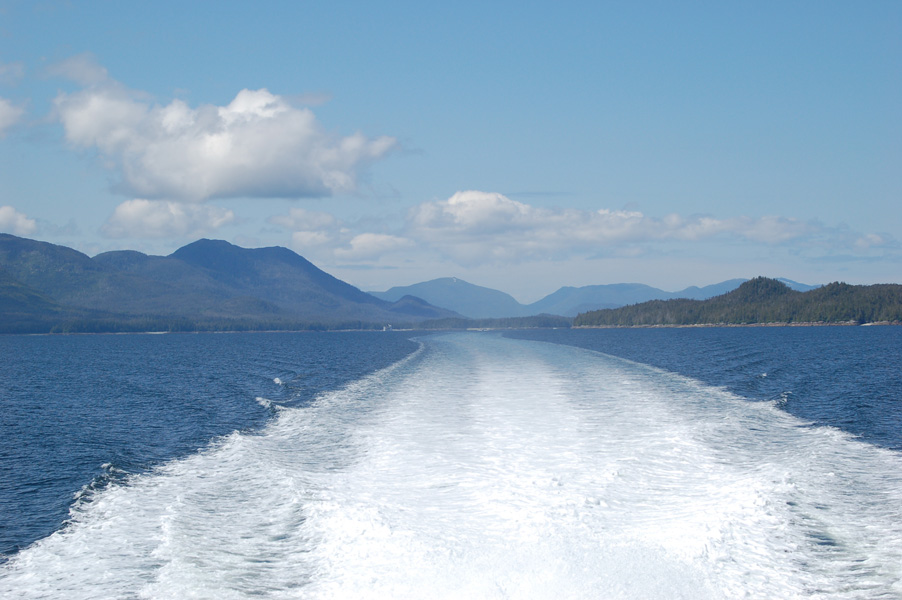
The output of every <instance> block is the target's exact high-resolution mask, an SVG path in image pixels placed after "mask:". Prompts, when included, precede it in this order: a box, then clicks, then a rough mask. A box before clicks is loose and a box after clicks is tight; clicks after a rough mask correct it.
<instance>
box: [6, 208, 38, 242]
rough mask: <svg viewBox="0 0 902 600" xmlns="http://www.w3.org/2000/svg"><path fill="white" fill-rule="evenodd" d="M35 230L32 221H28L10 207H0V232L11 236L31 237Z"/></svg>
mask: <svg viewBox="0 0 902 600" xmlns="http://www.w3.org/2000/svg"><path fill="white" fill-rule="evenodd" d="M37 229H38V226H37V223H36V222H35V220H34V219H29V218H28V217H27V216H25V215H24V214H22V213H20V212H19V211H17V210H16V209H15V208H13V207H12V206H0V231H2V232H4V233H12V234H13V235H31V234H33V233H34V232H35V231H37Z"/></svg>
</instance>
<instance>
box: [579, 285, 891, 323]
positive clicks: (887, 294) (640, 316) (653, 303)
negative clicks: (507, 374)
mask: <svg viewBox="0 0 902 600" xmlns="http://www.w3.org/2000/svg"><path fill="white" fill-rule="evenodd" d="M900 321H902V285H898V284H877V285H849V284H846V283H839V282H834V283H830V284H828V285H825V286H820V287H817V288H814V289H810V290H808V291H804V292H801V291H797V290H793V289H791V288H790V287H789V286H788V285H787V284H786V283H784V282H783V281H779V280H776V279H768V278H766V277H756V278H754V279H750V280H748V281H746V282H744V283H743V284H742V285H740V286H739V287H738V288H736V289H735V290H732V291H730V292H727V293H726V294H722V295H720V296H715V297H714V298H709V299H707V300H689V299H682V298H681V299H671V300H650V301H648V302H643V303H640V304H633V305H630V306H623V307H620V308H613V309H603V310H596V311H591V312H588V313H584V314H580V315H578V316H577V317H576V318H575V319H574V320H573V326H574V327H649V326H661V325H760V324H768V323H776V324H785V323H803V324H804V323H833V324H836V323H849V324H864V323H898V322H900Z"/></svg>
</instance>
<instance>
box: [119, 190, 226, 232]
mask: <svg viewBox="0 0 902 600" xmlns="http://www.w3.org/2000/svg"><path fill="white" fill-rule="evenodd" d="M234 220H235V214H234V213H233V212H232V211H231V210H227V209H224V208H220V207H217V206H209V205H197V204H181V203H178V202H169V201H163V200H144V199H135V200H129V201H127V202H123V203H122V204H120V205H119V206H117V207H116V210H115V211H114V212H113V214H112V216H110V218H109V219H108V220H107V222H106V223H105V224H104V225H103V228H102V231H103V233H104V234H105V235H106V236H108V237H112V238H123V237H136V238H162V237H198V236H202V235H205V234H207V233H209V232H211V231H215V230H216V229H218V228H220V227H222V226H223V225H226V224H228V223H231V222H232V221H234Z"/></svg>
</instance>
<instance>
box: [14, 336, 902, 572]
mask: <svg viewBox="0 0 902 600" xmlns="http://www.w3.org/2000/svg"><path fill="white" fill-rule="evenodd" d="M506 335H508V336H510V337H517V338H527V339H534V340H541V341H546V342H555V343H561V344H568V345H573V346H579V347H583V348H588V349H592V350H596V351H599V352H603V353H606V354H611V355H615V356H620V357H624V358H628V359H630V360H633V361H636V362H640V363H644V364H650V365H653V366H656V367H659V368H662V369H666V370H668V371H672V372H675V373H679V374H682V375H686V376H689V377H692V378H694V379H697V380H700V381H702V382H705V383H707V384H710V385H714V386H718V387H724V388H726V389H728V390H730V391H731V392H733V393H735V394H737V395H740V396H742V397H745V398H748V399H749V400H753V401H776V402H777V403H778V405H779V406H780V407H781V408H782V409H784V410H786V411H787V412H789V413H791V414H793V415H795V416H798V417H800V418H802V419H804V420H807V421H810V422H812V423H814V424H819V425H830V426H833V427H837V428H840V429H843V430H845V431H848V432H851V433H853V434H855V435H858V436H860V437H861V438H862V439H863V440H865V441H867V442H870V443H873V444H876V445H879V446H883V447H886V448H890V449H894V450H902V328H900V327H799V328H697V329H696V328H685V329H598V330H538V331H519V332H509V333H507V334H506ZM408 337H409V334H405V333H399V332H394V333H383V332H345V333H316V332H310V333H268V334H251V333H244V334H202V335H193V334H184V335H127V336H0V353H2V356H3V360H2V361H0V432H2V435H0V553H2V554H0V560H3V558H4V557H5V556H8V555H10V554H12V553H15V552H16V551H17V550H18V549H20V548H22V547H24V546H26V545H28V544H30V543H31V542H33V541H35V540H37V539H40V538H43V537H45V536H47V535H49V534H50V533H52V532H53V531H55V530H57V529H59V527H60V526H61V525H62V524H63V523H64V521H65V520H66V518H67V516H68V511H69V507H70V505H71V504H72V502H73V499H74V497H75V495H76V494H78V493H79V492H80V491H81V490H83V489H84V488H85V487H86V486H87V487H88V488H102V487H104V486H106V485H108V484H109V482H110V481H114V480H117V479H121V478H122V477H124V476H125V475H127V474H130V473H140V472H143V471H146V470H148V469H150V468H152V467H154V466H155V465H158V464H161V463H162V462H165V461H167V460H170V459H172V458H175V457H181V456H185V455H188V454H191V453H193V452H195V451H196V450H197V449H199V448H202V447H204V446H205V445H206V444H208V443H209V441H210V440H211V439H213V438H215V437H217V436H222V435H225V434H228V433H230V432H232V431H236V430H238V431H254V430H257V429H259V428H260V427H262V426H263V425H265V424H266V423H268V422H269V421H270V420H271V418H272V417H273V415H274V413H275V407H277V406H279V405H285V406H298V405H301V404H303V403H307V402H310V400H311V399H313V398H314V397H315V396H316V395H317V394H319V393H321V392H323V391H326V390H330V389H335V388H338V387H340V386H342V385H344V384H346V383H348V382H350V381H354V380H356V379H358V378H360V377H362V376H363V375H365V374H367V373H370V372H373V371H375V370H377V369H380V368H382V367H385V366H387V365H389V364H392V363H394V362H396V361H397V360H399V359H401V358H402V357H403V356H405V355H407V354H409V353H410V352H412V351H413V350H414V349H415V348H416V347H417V345H416V344H415V343H414V342H411V341H410V340H409V339H408Z"/></svg>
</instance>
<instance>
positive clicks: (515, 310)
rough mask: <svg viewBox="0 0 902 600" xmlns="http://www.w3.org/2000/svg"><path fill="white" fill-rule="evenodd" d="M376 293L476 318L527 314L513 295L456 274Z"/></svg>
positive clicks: (383, 297)
mask: <svg viewBox="0 0 902 600" xmlns="http://www.w3.org/2000/svg"><path fill="white" fill-rule="evenodd" d="M370 294H372V295H373V296H375V297H377V298H381V299H383V300H387V301H390V302H394V301H397V300H399V299H401V298H402V297H404V296H415V297H417V298H422V299H423V300H425V301H426V302H429V303H430V304H434V305H435V306H441V307H443V308H447V309H448V310H453V311H454V312H457V313H460V314H461V315H464V316H467V317H470V318H473V319H490V318H503V317H518V316H525V315H527V314H532V313H529V312H528V310H527V307H525V306H523V305H522V304H520V303H519V302H517V301H516V300H515V299H514V298H513V297H512V296H510V295H508V294H505V293H504V292H499V291H498V290H493V289H491V288H487V287H482V286H478V285H473V284H472V283H467V282H466V281H464V280H463V279H458V278H456V277H443V278H441V279H433V280H432V281H424V282H423V283H416V284H414V285H408V286H401V287H393V288H391V289H390V290H387V291H385V292H370Z"/></svg>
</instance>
